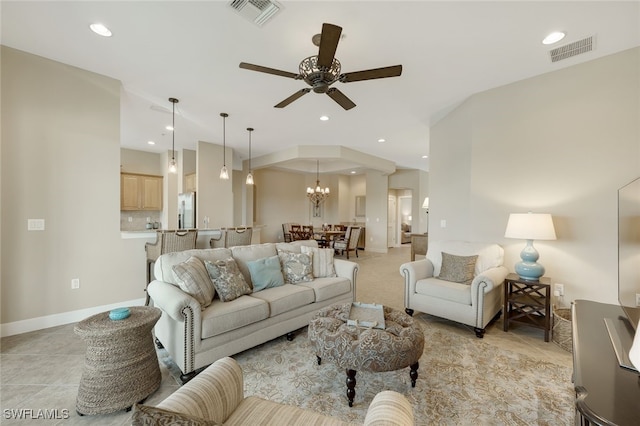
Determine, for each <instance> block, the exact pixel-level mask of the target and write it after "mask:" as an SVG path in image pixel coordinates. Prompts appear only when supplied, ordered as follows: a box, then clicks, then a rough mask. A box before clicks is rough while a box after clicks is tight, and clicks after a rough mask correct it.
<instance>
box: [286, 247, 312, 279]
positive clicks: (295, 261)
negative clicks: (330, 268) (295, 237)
mask: <svg viewBox="0 0 640 426" xmlns="http://www.w3.org/2000/svg"><path fill="white" fill-rule="evenodd" d="M278 256H279V257H280V264H281V265H282V275H284V282H285V283H290V284H296V283H301V282H309V281H313V254H312V253H307V254H305V253H291V252H288V251H283V250H278Z"/></svg>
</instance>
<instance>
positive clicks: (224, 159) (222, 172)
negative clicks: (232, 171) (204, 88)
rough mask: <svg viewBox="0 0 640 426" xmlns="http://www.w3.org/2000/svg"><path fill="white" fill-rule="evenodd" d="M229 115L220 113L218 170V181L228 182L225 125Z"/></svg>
mask: <svg viewBox="0 0 640 426" xmlns="http://www.w3.org/2000/svg"><path fill="white" fill-rule="evenodd" d="M228 116H229V114H227V113H226V112H221V113H220V117H222V169H221V170H220V179H222V180H229V171H228V170H227V142H226V133H227V132H226V129H225V123H226V120H227V117H228Z"/></svg>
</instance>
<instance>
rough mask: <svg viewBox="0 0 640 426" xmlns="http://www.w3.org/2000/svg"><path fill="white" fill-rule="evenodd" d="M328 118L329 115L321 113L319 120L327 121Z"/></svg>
mask: <svg viewBox="0 0 640 426" xmlns="http://www.w3.org/2000/svg"><path fill="white" fill-rule="evenodd" d="M328 119H329V117H327V116H326V115H323V116H321V117H320V120H321V121H327V120H328Z"/></svg>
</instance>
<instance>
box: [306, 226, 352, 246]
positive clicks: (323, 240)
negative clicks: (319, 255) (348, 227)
mask: <svg viewBox="0 0 640 426" xmlns="http://www.w3.org/2000/svg"><path fill="white" fill-rule="evenodd" d="M346 232H347V231H332V230H323V229H318V230H314V231H313V236H314V239H315V240H316V241H317V242H318V246H320V247H329V245H330V244H331V241H333V240H334V239H336V238H340V237H344V236H345V234H346Z"/></svg>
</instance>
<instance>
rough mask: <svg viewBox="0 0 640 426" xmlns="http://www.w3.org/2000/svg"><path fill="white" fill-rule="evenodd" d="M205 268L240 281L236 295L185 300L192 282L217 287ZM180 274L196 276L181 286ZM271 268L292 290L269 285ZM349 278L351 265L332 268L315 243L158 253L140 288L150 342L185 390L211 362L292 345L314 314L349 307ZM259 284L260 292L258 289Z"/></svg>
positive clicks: (195, 294)
mask: <svg viewBox="0 0 640 426" xmlns="http://www.w3.org/2000/svg"><path fill="white" fill-rule="evenodd" d="M302 251H304V252H305V253H301V252H302ZM309 253H311V255H310V256H311V257H309ZM230 259H233V261H230ZM274 259H275V260H274ZM305 259H306V260H307V261H311V262H312V265H309V264H305V263H304V262H305ZM298 261H300V262H302V263H300V262H298ZM273 262H275V264H274V263H273ZM202 264H204V265H205V266H202ZM234 264H235V266H234ZM212 265H218V269H217V270H216V271H217V272H218V273H219V272H220V271H222V272H225V271H226V272H229V274H231V275H233V274H232V273H233V272H234V270H235V275H234V276H235V277H236V278H237V275H238V274H241V275H242V279H243V280H244V282H245V284H243V285H241V287H242V288H243V291H239V292H236V291H235V290H234V291H233V292H232V293H233V294H232V297H229V296H228V295H227V294H226V292H220V291H213V292H212V291H211V290H210V289H209V288H208V287H207V288H204V289H202V288H201V287H198V288H197V290H196V291H188V292H185V285H187V284H189V280H190V279H191V278H193V277H196V278H197V277H200V278H198V279H199V281H200V282H204V281H207V279H209V280H210V282H211V283H212V284H216V285H217V281H216V279H215V278H216V277H218V278H220V276H218V275H215V273H216V271H213V272H211V270H210V267H212ZM275 265H277V267H276V266H275ZM187 266H188V267H189V268H190V269H189V270H195V271H196V272H190V273H189V274H186V275H187V277H186V278H185V276H184V275H185V269H187ZM204 267H206V269H205V270H204V272H202V271H203V268H204ZM234 268H235V269H234ZM273 268H279V269H278V270H279V271H280V272H281V273H282V278H284V279H285V282H287V281H288V282H296V281H298V282H296V283H295V284H292V283H285V284H282V282H281V281H280V282H279V283H277V284H279V285H277V286H276V284H273V283H272V282H271V281H270V280H272V278H273V277H275V275H277V274H278V272H277V270H274V269H273ZM309 268H312V273H311V274H309ZM214 269H215V268H214ZM187 272H188V271H187ZM357 272H358V265H357V264H356V263H354V262H349V261H346V260H343V259H335V260H334V259H333V252H332V250H331V249H319V248H318V246H317V243H316V241H315V240H304V241H295V242H292V243H276V244H273V243H265V244H255V245H250V246H237V247H231V248H215V249H196V250H186V251H182V252H175V253H166V254H163V255H162V256H160V257H159V258H158V259H157V260H156V263H155V269H154V275H155V278H156V279H155V280H154V281H152V282H151V283H150V284H149V286H148V291H149V295H150V296H151V298H152V299H153V303H154V305H155V306H156V307H158V308H160V309H161V310H162V316H161V317H160V320H159V321H158V323H157V324H156V326H155V329H154V331H155V336H156V339H157V340H158V341H159V342H160V343H161V344H162V346H164V347H165V348H166V350H167V352H168V353H169V355H170V357H171V358H172V360H173V361H174V362H175V363H176V364H177V366H178V367H179V368H180V370H181V371H182V380H183V381H185V382H186V381H188V380H189V379H191V378H192V377H193V376H194V375H195V372H196V370H198V369H199V368H201V367H204V366H207V365H209V364H211V363H212V362H214V361H216V360H217V359H220V358H222V357H225V356H229V355H233V354H236V353H238V352H241V351H244V350H246V349H249V348H252V347H254V346H257V345H259V344H261V343H264V342H267V341H269V340H272V339H274V338H276V337H279V336H283V335H287V338H289V339H292V338H293V332H294V331H295V330H297V329H299V328H302V327H304V326H306V325H308V324H309V320H310V319H311V318H312V316H313V315H314V314H315V312H316V311H317V310H318V309H320V308H323V307H325V306H329V305H331V304H334V303H350V302H353V301H354V295H355V284H356V275H357ZM212 273H213V274H214V275H211V274H212ZM207 274H208V275H207ZM203 275H204V276H203ZM211 277H214V278H211ZM273 279H275V278H273ZM278 279H280V277H278ZM280 280H281V279H280ZM236 281H237V280H236ZM276 281H277V280H276ZM234 282H235V281H234ZM265 282H267V284H268V286H267V288H262V287H265ZM224 283H225V282H223V284H224ZM272 284H273V285H272ZM280 284H281V285H280ZM225 285H226V284H225ZM244 285H246V286H248V287H249V289H248V290H247V289H246V288H245V287H243V286H244ZM213 288H214V290H215V288H218V287H215V286H214V287H213ZM187 290H188V287H187ZM213 293H215V296H214V295H213ZM223 296H224V297H223ZM223 300H224V301H223Z"/></svg>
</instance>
